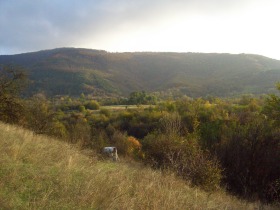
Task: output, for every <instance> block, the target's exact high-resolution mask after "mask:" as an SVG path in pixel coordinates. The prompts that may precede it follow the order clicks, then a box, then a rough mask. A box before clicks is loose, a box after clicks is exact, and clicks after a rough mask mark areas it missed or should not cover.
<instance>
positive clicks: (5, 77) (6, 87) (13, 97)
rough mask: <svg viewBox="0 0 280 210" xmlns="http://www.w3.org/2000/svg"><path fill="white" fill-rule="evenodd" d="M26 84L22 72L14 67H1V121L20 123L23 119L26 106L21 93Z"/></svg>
mask: <svg viewBox="0 0 280 210" xmlns="http://www.w3.org/2000/svg"><path fill="white" fill-rule="evenodd" d="M25 84H26V76H25V74H24V73H23V71H22V70H20V69H19V68H15V67H12V66H0V120H1V121H4V122H7V123H18V122H19V121H20V120H21V119H22V115H23V112H24V106H23V104H22V103H21V101H20V98H19V93H20V92H21V91H22V90H23V87H24V86H25Z"/></svg>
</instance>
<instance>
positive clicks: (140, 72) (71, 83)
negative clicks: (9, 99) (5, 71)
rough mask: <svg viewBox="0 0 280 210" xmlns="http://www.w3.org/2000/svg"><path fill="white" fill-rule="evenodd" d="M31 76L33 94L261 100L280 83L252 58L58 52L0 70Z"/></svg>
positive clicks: (29, 56) (274, 65) (276, 68)
mask: <svg viewBox="0 0 280 210" xmlns="http://www.w3.org/2000/svg"><path fill="white" fill-rule="evenodd" d="M1 64H2V65H4V64H5V65H6V64H16V65H21V66H23V67H25V68H26V69H27V70H28V74H29V77H30V79H31V81H32V83H31V87H30V89H29V94H33V93H36V92H38V91H41V92H44V93H46V94H48V95H50V96H53V95H65V94H70V95H79V94H81V93H85V94H94V95H98V94H119V95H127V94H129V93H130V92H132V91H139V90H145V91H148V92H149V91H166V90H174V89H175V90H177V91H178V90H179V92H180V93H181V94H186V95H188V96H192V97H197V96H206V95H209V94H210V95H215V96H230V95H235V94H243V93H254V94H262V93H268V92H270V91H271V90H272V89H274V84H275V82H277V81H279V80H280V61H278V60H274V59H270V58H267V57H264V56H259V55H250V54H238V55H236V54H217V53H152V52H142V53H139V52H138V53H137V52H135V53H109V52H106V51H99V50H89V49H76V48H59V49H54V50H45V51H39V52H34V53H24V54H19V55H9V56H3V55H2V56H0V65H1Z"/></svg>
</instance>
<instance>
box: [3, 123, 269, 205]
mask: <svg viewBox="0 0 280 210" xmlns="http://www.w3.org/2000/svg"><path fill="white" fill-rule="evenodd" d="M0 154H1V156H0V209H157V210H158V209H260V208H261V207H264V208H267V209H269V208H272V207H268V206H260V205H259V204H257V203H246V202H244V201H240V200H238V199H236V198H234V197H231V196H229V195H226V194H225V193H224V192H222V191H220V192H216V193H211V194H209V193H206V192H204V191H201V190H199V189H197V188H191V187H190V186H189V185H187V184H186V183H185V182H184V181H182V180H179V179H177V178H176V177H175V176H174V175H172V174H163V173H160V172H159V171H154V170H152V169H149V168H147V167H144V166H142V165H141V164H137V163H134V162H126V161H122V162H118V163H113V162H110V161H99V160H98V159H97V157H96V155H94V154H93V153H90V154H84V153H83V151H79V150H78V149H77V148H75V147H74V146H71V145H69V144H66V143H64V142H61V141H58V140H55V139H51V138H48V137H45V136H40V135H35V134H33V133H32V132H30V131H27V130H24V129H21V128H19V127H16V126H11V125H6V124H2V123H0Z"/></svg>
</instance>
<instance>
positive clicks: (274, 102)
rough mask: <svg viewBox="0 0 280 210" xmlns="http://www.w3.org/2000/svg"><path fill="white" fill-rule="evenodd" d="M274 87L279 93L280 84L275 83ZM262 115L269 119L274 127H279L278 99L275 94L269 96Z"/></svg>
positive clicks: (279, 111) (279, 105) (279, 109)
mask: <svg viewBox="0 0 280 210" xmlns="http://www.w3.org/2000/svg"><path fill="white" fill-rule="evenodd" d="M276 87H277V89H278V90H279V91H280V83H277V84H276ZM263 113H264V114H265V115H267V116H268V117H269V118H271V119H272V120H273V121H274V124H275V125H276V126H280V97H279V96H277V95H275V94H271V95H269V97H268V98H267V99H266V104H265V107H264V110H263Z"/></svg>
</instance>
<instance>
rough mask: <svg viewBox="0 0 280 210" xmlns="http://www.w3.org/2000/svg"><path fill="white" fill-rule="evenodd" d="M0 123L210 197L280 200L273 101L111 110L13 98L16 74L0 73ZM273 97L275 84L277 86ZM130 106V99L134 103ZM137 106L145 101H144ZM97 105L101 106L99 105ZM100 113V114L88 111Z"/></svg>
mask: <svg viewBox="0 0 280 210" xmlns="http://www.w3.org/2000/svg"><path fill="white" fill-rule="evenodd" d="M2 72H3V73H2V74H1V77H0V82H1V86H0V99H1V100H0V110H1V111H0V120H1V121H4V122H8V123H16V124H20V125H21V126H24V127H27V128H29V129H32V130H34V131H35V132H36V133H41V134H47V135H52V136H56V137H59V138H61V139H64V140H67V141H69V142H70V143H75V144H78V145H80V147H85V148H91V149H95V150H97V151H99V150H100V149H101V148H102V147H104V146H109V145H114V146H117V147H118V150H119V153H120V154H121V155H123V156H127V157H131V158H134V159H137V160H139V161H143V162H144V163H146V164H149V165H151V166H152V167H154V168H158V169H162V170H171V171H173V172H176V173H177V175H178V176H180V177H182V178H183V179H185V180H187V181H189V182H190V183H192V184H193V185H197V186H200V187H202V188H204V189H205V190H208V191H211V190H215V189H216V188H219V187H221V186H223V187H225V188H227V190H229V191H230V192H232V193H235V194H237V195H239V196H242V197H244V198H247V199H252V200H257V199H260V200H262V201H265V202H273V201H280V130H279V125H280V97H279V96H277V95H267V96H265V97H261V98H254V97H251V96H243V97H241V98H238V99H220V98H214V97H211V98H210V97H209V98H208V99H207V100H206V99H201V98H199V99H191V98H188V97H185V98H181V99H178V100H176V101H171V100H170V101H167V100H166V101H158V99H157V100H155V99H153V98H150V99H152V100H150V104H152V105H150V106H149V105H146V106H141V105H140V104H141V101H140V102H139V101H137V100H138V99H139V100H140V99H143V100H144V99H145V100H146V102H145V103H146V104H149V97H148V96H147V94H146V93H145V92H140V93H133V94H131V95H130V99H131V101H133V100H134V102H135V103H134V104H138V105H139V106H138V108H134V109H130V108H127V109H120V110H118V111H112V110H110V109H104V108H102V104H101V106H100V105H99V103H98V102H96V101H90V100H87V99H86V98H85V97H84V96H83V95H81V97H80V98H78V99H71V98H69V97H68V98H63V99H60V100H54V99H52V100H47V99H46V98H45V97H44V96H43V95H36V96H34V97H32V98H29V99H24V100H23V99H20V97H19V95H18V93H19V90H20V89H21V88H22V87H21V85H19V84H22V79H23V78H24V77H23V75H22V74H21V73H19V72H16V71H13V70H11V69H10V68H3V69H2ZM278 89H279V90H280V85H278ZM136 99H137V100H136ZM145 100H144V101H145ZM100 103H101V102H100ZM97 109H99V111H94V110H97Z"/></svg>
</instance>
